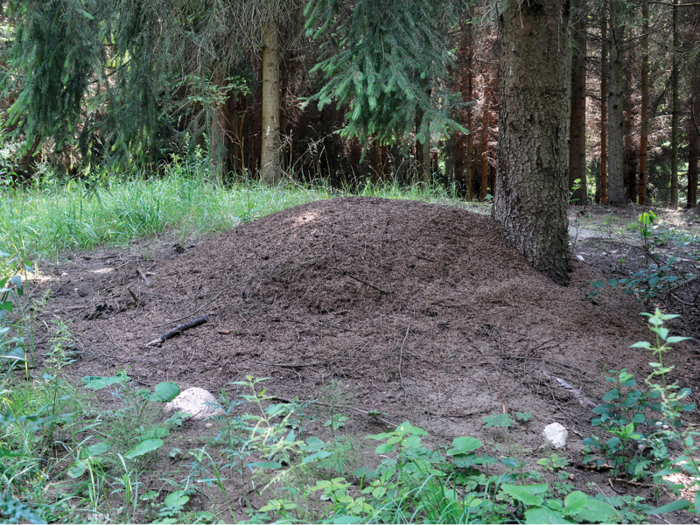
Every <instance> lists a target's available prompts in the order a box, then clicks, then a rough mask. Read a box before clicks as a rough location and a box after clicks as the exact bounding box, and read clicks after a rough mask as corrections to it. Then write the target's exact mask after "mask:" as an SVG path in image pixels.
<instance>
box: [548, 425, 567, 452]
mask: <svg viewBox="0 0 700 525" xmlns="http://www.w3.org/2000/svg"><path fill="white" fill-rule="evenodd" d="M542 435H543V436H544V440H545V441H546V442H547V443H549V444H550V445H552V446H553V447H554V448H564V447H565V446H566V440H567V439H568V437H569V432H568V431H567V430H566V429H565V428H564V427H563V426H562V425H560V424H559V423H550V424H549V425H547V426H546V427H544V430H543V431H542Z"/></svg>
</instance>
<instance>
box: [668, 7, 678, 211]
mask: <svg viewBox="0 0 700 525" xmlns="http://www.w3.org/2000/svg"><path fill="white" fill-rule="evenodd" d="M680 44H681V42H680V36H679V34H678V0H673V74H672V78H671V86H672V91H673V93H672V95H671V96H672V98H673V100H672V103H671V199H670V200H671V202H670V206H671V209H674V210H675V209H676V208H678V122H679V108H678V77H679V76H680V67H679V62H680V58H679V56H678V54H679V53H680V47H681V45H680Z"/></svg>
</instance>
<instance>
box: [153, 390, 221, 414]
mask: <svg viewBox="0 0 700 525" xmlns="http://www.w3.org/2000/svg"><path fill="white" fill-rule="evenodd" d="M163 412H165V413H166V414H172V413H174V412H184V413H186V414H189V416H190V417H193V418H194V419H196V420H198V421H199V420H202V419H205V418H208V417H210V416H222V415H223V414H224V411H223V409H222V408H221V405H219V403H218V402H217V401H216V398H215V397H214V396H213V395H212V394H211V392H208V391H206V390H204V389H203V388H197V387H195V388H188V389H187V390H185V391H184V392H180V395H179V396H177V397H176V398H175V399H173V400H172V401H171V402H170V403H166V404H165V406H164V407H163Z"/></svg>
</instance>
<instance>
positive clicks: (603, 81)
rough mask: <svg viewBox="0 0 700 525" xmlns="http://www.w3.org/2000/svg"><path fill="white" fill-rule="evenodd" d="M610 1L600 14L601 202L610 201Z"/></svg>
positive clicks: (604, 3)
mask: <svg viewBox="0 0 700 525" xmlns="http://www.w3.org/2000/svg"><path fill="white" fill-rule="evenodd" d="M607 8H608V3H607V1H604V2H603V8H602V10H601V11H602V13H601V15H600V36H601V40H602V46H601V53H600V55H601V56H600V179H599V181H600V182H599V184H600V202H602V203H603V204H605V203H606V202H608V9H607Z"/></svg>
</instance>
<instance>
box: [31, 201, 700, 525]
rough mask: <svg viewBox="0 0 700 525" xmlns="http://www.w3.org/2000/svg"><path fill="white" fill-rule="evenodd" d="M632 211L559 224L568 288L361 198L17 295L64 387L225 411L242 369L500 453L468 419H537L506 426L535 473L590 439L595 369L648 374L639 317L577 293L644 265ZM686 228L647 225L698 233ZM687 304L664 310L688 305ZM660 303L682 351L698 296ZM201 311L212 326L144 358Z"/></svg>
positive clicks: (680, 370)
mask: <svg viewBox="0 0 700 525" xmlns="http://www.w3.org/2000/svg"><path fill="white" fill-rule="evenodd" d="M576 211H577V210H572V219H573V218H575V217H577V216H576V215H575V214H576ZM639 212H640V211H639V210H638V209H624V210H612V219H610V218H609V217H610V216H611V211H607V210H606V208H604V207H595V206H594V207H589V208H588V209H587V217H583V218H582V220H581V221H579V223H576V224H573V227H574V228H575V229H576V228H578V230H579V231H578V236H575V233H576V232H575V231H574V232H573V233H572V241H573V240H575V246H574V247H573V255H572V258H571V284H570V285H569V286H568V287H561V286H558V285H556V284H554V283H553V282H552V281H550V280H549V279H547V278H546V277H543V276H542V275H540V274H538V273H537V272H535V271H534V270H532V269H531V268H530V267H529V266H528V264H527V263H526V262H525V260H524V258H523V257H522V256H521V255H520V254H519V253H518V252H516V251H515V250H514V249H513V248H511V247H509V246H508V245H507V244H506V243H505V241H504V240H503V238H502V237H501V235H500V232H499V228H498V226H497V224H496V223H495V222H493V221H492V220H491V219H490V218H489V217H487V216H483V215H477V214H473V213H470V212H467V211H463V210H458V209H454V208H450V207H446V206H440V205H431V204H424V203H417V202H407V201H389V200H381V199H374V198H342V199H335V200H331V201H322V202H316V203H311V204H307V205H304V206H300V207H297V208H293V209H289V210H286V211H283V212H280V213H277V214H275V215H271V216H268V217H265V218H262V219H259V220H257V221H255V222H252V223H248V224H245V225H242V226H240V227H238V228H235V229H233V230H231V231H229V232H226V233H224V234H221V235H217V236H213V237H210V238H204V239H198V240H194V241H188V242H186V243H185V244H184V246H182V245H180V244H176V245H173V244H170V243H163V242H151V243H150V244H135V245H133V246H131V247H130V248H128V249H121V250H115V249H109V250H103V251H97V252H92V253H76V254H73V255H71V256H70V257H69V258H68V259H67V260H61V261H54V262H53V263H48V262H47V263H44V264H42V266H41V268H40V272H39V274H40V275H39V278H38V279H37V280H36V281H35V283H36V289H35V290H33V294H34V296H35V297H40V296H41V295H42V294H44V293H48V292H49V291H50V294H49V300H48V302H47V303H46V306H45V308H44V309H43V310H42V312H41V313H40V314H39V316H38V317H39V320H40V321H41V322H42V326H45V327H46V328H45V330H44V332H43V333H40V334H38V343H39V344H38V348H39V350H40V351H46V342H47V341H48V339H49V338H50V336H51V333H52V330H53V326H54V324H52V323H51V322H50V321H52V320H61V321H63V322H66V323H68V325H69V328H70V331H71V333H72V335H73V338H74V340H75V345H76V349H77V350H78V351H79V354H78V356H79V358H78V359H77V360H76V361H75V362H74V363H72V364H71V365H69V366H67V367H66V368H64V372H66V373H68V374H69V375H70V376H72V377H73V378H75V380H76V383H77V382H78V378H80V377H82V376H87V375H113V374H114V373H116V372H117V371H118V370H122V369H126V370H128V374H129V376H130V377H132V378H133V379H134V380H136V381H138V383H139V384H141V385H145V386H149V387H152V386H154V385H155V384H157V383H159V382H161V381H166V380H168V381H174V382H176V383H178V384H179V385H180V387H181V388H182V389H184V388H187V387H190V386H198V387H203V388H206V389H208V390H210V391H212V392H214V393H219V392H221V391H226V392H227V394H228V395H229V396H230V397H235V395H236V393H237V392H239V390H238V388H239V387H235V386H231V385H230V383H231V382H232V381H237V380H242V379H243V378H245V376H247V375H252V376H256V377H270V378H271V380H270V381H268V382H267V384H266V386H267V388H268V390H269V392H270V393H272V394H274V395H276V396H280V397H281V398H287V399H294V398H297V397H298V398H299V399H302V400H310V399H319V398H321V399H322V398H323V395H324V393H323V392H324V389H326V388H327V387H328V385H329V384H331V383H333V384H334V385H336V387H337V388H340V389H342V391H343V399H344V404H346V405H351V406H353V407H356V408H358V409H361V410H364V411H369V410H378V411H381V412H382V413H383V414H384V419H385V420H386V421H389V422H393V423H400V422H402V421H404V420H410V421H411V423H412V424H414V425H417V426H419V427H422V428H424V429H425V430H427V431H428V432H430V433H431V435H432V436H434V438H435V440H436V442H437V443H446V442H449V441H451V439H452V438H453V437H454V436H461V435H472V436H475V437H479V438H480V439H482V441H484V442H485V443H490V446H492V447H495V448H498V447H499V446H500V445H499V443H498V441H499V438H498V436H496V435H495V434H494V433H493V432H491V430H490V429H485V428H484V422H483V420H482V417H483V416H486V415H489V414H494V413H502V412H504V411H507V412H509V413H511V414H514V413H515V412H531V413H533V414H534V419H533V420H532V421H530V422H529V423H528V424H526V425H523V424H520V425H518V427H517V429H516V430H515V431H514V432H513V440H514V442H515V443H517V444H518V446H520V447H521V450H522V453H523V454H524V456H525V457H526V459H528V461H529V462H532V464H533V465H534V461H536V459H537V458H539V457H542V456H543V455H546V454H548V453H547V452H546V451H543V449H540V450H538V447H540V446H541V445H542V438H541V435H540V433H541V431H542V428H543V427H544V426H545V425H546V424H548V423H551V422H554V421H557V422H560V423H562V424H563V425H564V426H566V427H567V428H568V429H569V433H570V443H569V446H568V448H567V450H566V451H565V455H566V456H567V457H568V459H569V460H570V461H571V462H572V463H578V462H580V454H579V450H580V449H581V440H582V438H584V437H587V436H590V434H591V433H592V431H593V429H592V427H591V426H590V419H591V417H593V414H592V413H591V406H590V405H589V403H588V402H587V400H592V402H593V403H595V404H597V403H599V402H600V401H599V399H600V397H601V396H602V395H603V393H604V392H605V391H606V384H605V381H604V379H603V374H604V371H605V370H610V369H612V370H619V369H621V368H628V369H630V370H631V371H632V372H634V373H635V374H637V377H638V378H640V379H641V378H643V377H646V375H647V374H648V371H649V368H648V364H647V363H648V362H649V361H650V356H649V355H646V354H644V353H643V352H641V351H640V350H638V349H631V348H629V347H630V345H631V344H633V343H635V342H637V341H640V340H648V339H650V332H649V331H648V329H647V328H646V325H645V323H644V318H643V317H641V316H640V315H639V313H640V312H641V311H643V310H644V308H645V306H644V304H643V303H640V302H637V301H635V300H634V299H633V298H632V297H630V296H625V295H622V294H621V293H619V292H612V291H606V292H605V293H603V294H601V295H599V296H597V297H596V298H595V299H593V300H592V299H589V298H588V296H587V295H588V292H589V291H590V290H591V287H590V284H589V281H595V280H598V279H608V278H610V277H611V276H614V277H619V275H618V274H620V273H623V274H624V272H627V271H629V269H630V268H631V267H633V266H634V265H635V264H642V261H638V260H637V258H638V257H640V256H641V254H640V253H639V250H640V249H639V247H638V246H635V241H634V233H633V232H631V231H630V230H628V229H626V226H627V225H628V224H629V223H631V222H634V221H635V220H636V217H637V215H638V213H639ZM578 217H579V218H581V217H580V216H578ZM694 217H695V216H691V215H690V214H683V213H680V212H679V213H677V214H666V215H663V217H662V218H663V220H666V221H672V220H673V221H677V222H678V223H679V225H680V224H681V223H682V225H683V227H685V228H695V229H697V228H698V223H697V222H696V219H695V218H694ZM596 234H597V235H596ZM622 258H624V259H625V263H624V264H622V265H621V263H620V259H622ZM625 264H626V265H627V266H626V267H625ZM146 279H147V280H148V282H146ZM691 292H692V290H691V291H690V292H686V291H681V292H679V293H681V295H679V297H680V298H681V299H683V300H685V301H686V302H690V300H689V297H690V296H689V295H688V293H691ZM677 295H678V294H677ZM664 301H666V302H662V304H663V305H664V307H665V308H667V309H668V310H670V311H678V313H683V314H684V320H683V321H681V322H679V323H676V325H675V327H674V328H675V329H676V333H681V334H682V333H684V332H687V331H688V330H690V331H691V332H693V334H694V335H695V337H698V325H700V323H698V321H697V319H698V311H697V306H698V305H697V302H696V303H695V305H692V304H691V305H685V304H682V303H680V302H677V304H674V303H673V302H672V300H668V298H666V299H664ZM676 307H678V308H676ZM201 315H207V316H208V317H209V321H208V322H207V323H205V324H202V325H201V326H198V327H196V328H193V329H191V330H188V331H186V332H184V333H182V334H181V335H180V336H177V337H175V338H173V339H170V340H168V341H166V342H164V343H163V344H162V345H160V346H157V347H146V346H145V345H146V343H147V342H149V341H152V340H154V339H155V338H157V337H158V336H159V335H160V334H162V333H164V332H165V331H167V330H169V329H171V328H173V327H174V326H175V325H177V324H179V323H182V322H185V321H188V320H191V319H194V318H196V317H199V316H201ZM693 323H695V325H693ZM693 329H694V330H693ZM698 353H700V343H699V342H698V341H697V340H696V341H690V342H687V343H683V344H680V345H678V348H677V350H675V351H674V353H673V354H672V355H671V357H670V361H671V362H672V364H674V365H676V367H677V368H676V372H675V374H674V378H673V379H677V380H678V381H679V382H680V384H681V385H683V386H689V387H691V388H693V391H694V393H697V392H700V361H698ZM39 368H40V367H38V368H37V371H38V369H39ZM557 378H558V379H561V380H564V381H565V382H566V383H568V384H569V385H571V386H572V387H574V388H575V389H578V390H579V391H580V393H581V394H583V396H585V398H587V400H586V399H584V398H582V397H581V396H577V395H576V393H575V392H574V391H573V390H570V389H567V388H563V387H562V386H561V382H560V381H558V379H557ZM577 397H578V399H577ZM694 401H696V400H695V399H694ZM347 415H353V416H354V419H353V420H351V421H350V422H348V425H347V427H346V430H347V431H348V432H350V433H354V434H356V435H358V436H360V437H362V436H364V435H366V434H367V433H373V432H376V431H378V430H379V429H380V428H381V427H382V426H384V423H382V422H378V421H376V420H374V419H370V418H368V417H366V416H365V415H363V414H362V413H361V412H357V411H352V410H349V411H348V414H347ZM692 417H696V416H695V415H693V416H692ZM197 428H198V430H197V432H198V433H199V434H201V433H202V432H206V430H205V429H204V427H203V426H202V427H201V428H200V427H197ZM215 431H216V429H213V430H211V433H212V434H214V433H215ZM573 472H575V474H576V481H575V485H576V486H577V487H578V488H584V489H585V490H587V491H590V489H586V488H585V483H586V482H588V481H594V482H596V483H597V485H598V490H601V491H603V492H605V493H609V494H610V495H615V494H616V493H618V494H619V493H628V494H639V495H642V496H645V497H649V495H650V494H649V491H648V489H645V488H644V487H637V486H632V485H626V484H624V483H620V484H618V485H617V486H613V487H612V489H611V487H610V486H609V485H608V484H607V481H606V478H605V477H604V475H603V474H599V473H595V472H588V471H573ZM613 491H614V492H613ZM663 499H664V498H662V500H663ZM679 516H680V515H679ZM669 519H672V518H669Z"/></svg>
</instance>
